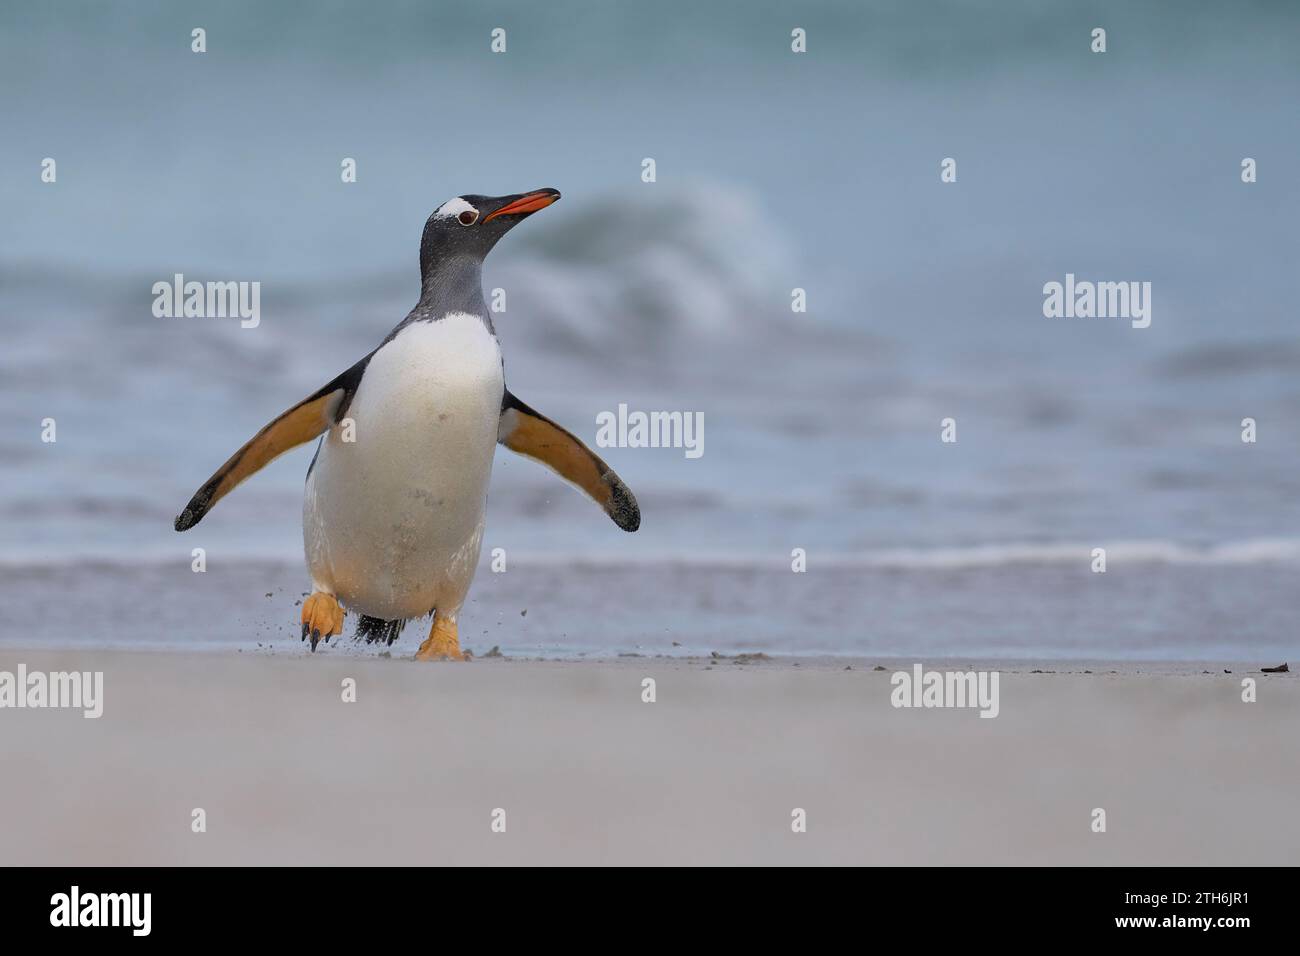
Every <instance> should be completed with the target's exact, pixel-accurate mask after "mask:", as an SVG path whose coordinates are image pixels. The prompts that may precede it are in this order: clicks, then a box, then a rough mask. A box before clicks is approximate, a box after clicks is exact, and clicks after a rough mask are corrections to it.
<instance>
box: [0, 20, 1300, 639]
mask: <svg viewBox="0 0 1300 956" xmlns="http://www.w3.org/2000/svg"><path fill="white" fill-rule="evenodd" d="M0 25H2V26H3V27H4V29H3V30H0V82H2V83H3V88H4V90H5V91H6V96H5V97H4V105H3V111H4V115H3V119H4V129H5V135H4V137H3V140H0V209H3V210H4V216H3V224H0V331H2V332H3V341H2V347H0V568H3V569H4V570H5V572H6V573H5V574H4V575H3V576H0V577H3V581H0V609H3V612H4V613H3V620H4V622H5V623H4V624H0V641H6V642H10V643H40V644H58V643H73V644H82V643H104V642H108V643H115V644H127V645H132V644H141V645H145V644H147V645H149V646H168V647H182V648H183V647H199V646H202V647H208V646H225V647H230V646H239V647H241V648H249V647H255V646H256V644H257V643H258V642H261V643H263V644H267V643H272V644H276V646H279V643H278V642H282V641H283V642H286V646H290V647H294V648H297V646H298V645H297V635H296V634H295V633H294V631H295V625H294V623H293V622H294V620H296V609H295V608H294V607H293V601H294V600H296V599H297V597H298V593H299V592H300V591H301V590H304V589H305V588H306V576H305V571H304V570H303V569H302V566H301V529H300V508H301V492H302V480H303V475H304V473H305V470H306V467H307V463H308V461H309V460H310V457H311V451H310V448H309V447H308V448H303V449H299V450H298V451H296V452H294V453H292V454H290V455H288V456H286V457H285V458H283V459H281V460H280V461H278V462H276V463H275V464H274V465H272V466H271V467H269V468H268V469H267V470H266V471H264V472H263V473H261V474H259V475H258V476H257V477H256V478H254V479H253V480H252V481H250V482H249V483H247V484H246V485H244V486H243V487H241V488H240V489H239V490H238V491H237V492H235V493H234V494H233V495H231V496H230V497H229V498H227V499H226V500H225V501H223V502H222V503H221V505H220V506H219V507H218V508H217V509H216V510H215V511H214V512H213V513H212V514H211V515H210V516H209V517H208V518H207V519H205V521H204V522H203V523H202V524H201V525H200V526H199V527H198V528H196V529H195V530H193V531H191V532H189V533H187V534H186V535H183V536H182V535H177V534H175V533H174V532H173V531H172V530H171V520H172V518H173V517H174V516H175V514H176V513H177V512H178V511H179V510H180V508H181V507H182V506H183V504H184V503H185V501H186V500H188V498H189V496H190V495H191V494H192V493H193V491H194V489H195V488H196V487H197V486H198V485H199V484H200V483H201V482H202V481H203V480H205V479H206V478H207V476H208V475H209V474H210V473H211V472H212V471H213V470H214V469H215V468H216V467H217V466H218V465H219V464H220V463H221V462H222V461H224V459H225V458H226V457H227V456H228V455H229V454H230V452H231V451H233V450H234V449H235V448H236V447H238V446H239V445H240V444H241V443H242V442H243V441H245V440H246V439H247V438H248V437H249V436H250V435H251V434H253V433H254V432H255V431H256V430H257V429H258V428H260V427H261V426H262V425H263V424H264V423H265V422H266V421H267V420H269V419H270V418H271V417H272V416H274V415H275V414H278V413H279V412H280V411H281V410H283V409H284V408H286V407H288V406H289V405H291V404H293V403H294V402H296V401H297V400H299V399H300V398H301V397H303V396H304V395H306V394H308V393H309V392H311V391H313V390H314V389H315V388H317V387H318V386H319V385H320V384H322V383H323V382H324V381H326V380H328V379H329V378H331V377H332V376H333V375H335V374H337V372H339V371H341V370H342V369H344V368H346V367H347V366H348V365H350V364H351V363H352V362H353V361H355V360H356V358H358V357H359V356H361V355H362V354H364V353H365V352H367V351H368V350H369V349H370V348H372V347H373V346H374V345H375V344H376V343H377V342H378V341H379V340H380V339H381V338H382V337H383V336H384V335H385V334H386V333H387V331H388V330H389V329H390V328H391V327H392V326H393V325H394V324H396V323H397V322H398V321H399V320H400V319H401V318H402V316H403V315H404V314H405V312H406V311H407V309H409V308H410V306H411V305H412V304H413V303H414V301H415V298H416V295H417V292H418V269H417V255H416V254H417V245H418V240H419V234H420V228H421V226H422V224H423V221H424V218H425V217H426V216H427V215H428V213H429V212H430V211H431V210H432V209H433V208H435V207H436V206H437V205H439V204H440V203H441V202H442V201H443V200H445V199H447V198H449V197H451V196H453V195H456V194H458V193H469V192H479V193H489V194H491V193H507V192H516V191H520V190H523V189H528V188H532V187H536V186H543V185H550V186H555V187H557V188H559V189H560V190H561V191H562V192H563V193H564V199H563V200H562V201H561V202H560V203H559V204H557V205H556V206H554V207H553V208H550V209H547V210H546V211H544V212H543V213H541V214H539V215H537V216H535V217H534V218H532V219H530V220H529V221H528V222H527V223H525V224H524V225H522V226H521V227H520V228H519V229H517V230H516V231H515V232H514V233H513V234H511V235H510V236H509V237H508V238H507V239H506V240H504V241H503V242H502V243H501V245H500V246H499V247H498V248H497V249H496V250H495V251H494V252H493V253H492V255H491V257H490V258H489V260H488V263H487V267H486V269H485V285H486V286H487V287H488V288H489V289H492V288H502V289H505V290H506V293H507V310H506V312H504V313H503V314H500V315H497V316H495V317H494V319H495V322H496V325H497V328H498V332H499V334H500V336H501V340H502V343H503V349H504V351H505V356H506V373H507V381H508V382H509V384H510V387H511V389H512V390H513V391H514V392H515V393H516V394H518V395H519V396H520V397H521V398H523V399H524V400H525V401H527V402H529V403H530V404H532V405H534V406H536V407H538V408H539V409H540V410H542V411H543V412H545V413H546V414H548V415H550V416H551V417H553V418H555V419H557V420H559V421H560V422H562V423H563V424H565V425H566V426H568V427H569V428H570V429H571V430H573V431H574V432H575V433H577V434H578V435H580V436H581V437H583V438H584V439H586V440H587V441H588V442H589V443H593V444H594V440H595V435H596V416H597V415H599V414H600V413H601V412H608V411H615V410H616V409H617V407H618V405H619V404H620V403H624V404H626V405H628V406H629V407H630V408H632V409H640V410H647V411H649V410H665V411H673V410H677V411H684V412H699V413H702V414H703V416H704V422H705V429H704V454H703V455H702V456H701V457H699V458H698V459H692V458H688V457H687V456H686V455H685V454H684V452H683V450H682V449H672V448H666V449H629V448H611V449H600V452H601V454H602V455H603V456H604V457H605V458H606V459H607V460H608V461H609V462H610V463H611V464H612V465H613V466H614V467H615V468H616V469H617V470H618V471H619V473H620V474H621V475H622V476H623V478H624V479H625V480H626V481H627V483H628V484H629V485H630V486H631V487H632V489H633V490H634V491H635V493H636V494H637V496H638V498H639V500H640V503H641V506H642V511H643V527H642V530H641V531H640V532H639V533H638V534H636V535H626V534H623V533H622V532H620V531H618V530H617V529H616V528H615V527H614V526H613V525H612V524H611V523H610V522H609V521H608V519H606V518H605V517H604V516H603V515H602V514H601V513H600V512H599V510H598V509H596V508H595V507H594V506H592V505H591V504H590V503H589V502H587V501H585V500H584V499H583V498H582V497H581V496H580V495H579V494H578V493H577V492H574V491H572V490H571V489H568V488H566V487H565V486H563V485H562V484H560V483H559V482H558V480H557V479H555V478H554V477H553V476H552V475H551V474H550V473H549V472H547V471H545V470H544V469H541V468H540V467H538V466H536V465H535V464H533V463H531V462H527V461H524V460H522V459H518V458H514V457H513V456H511V455H510V454H509V453H508V452H505V451H502V452H500V453H499V455H498V459H497V467H496V472H495V474H494V477H493V484H492V488H491V493H490V499H489V516H488V532H487V538H486V540H485V548H484V551H485V566H484V569H483V570H482V571H481V573H480V576H479V579H478V581H477V582H476V586H475V591H474V592H473V601H474V603H472V604H471V605H470V606H469V607H468V608H467V610H466V612H465V616H464V617H463V618H462V621H463V625H462V626H463V627H464V628H465V633H466V634H467V635H473V637H474V643H475V644H477V643H481V642H488V641H490V642H491V643H494V644H500V645H501V646H502V648H503V649H507V650H509V651H512V652H515V653H541V654H582V653H587V654H610V653H620V652H621V653H686V652H688V651H689V652H702V651H705V650H711V649H721V650H727V651H733V650H743V649H761V650H765V651H767V652H769V653H792V654H799V653H816V654H821V653H839V654H864V653H878V654H893V655H904V656H905V655H907V654H911V653H916V654H926V655H949V656H953V655H955V656H962V655H970V656H998V655H1005V656H1017V657H1035V656H1042V657H1075V658H1098V657H1112V658H1124V659H1140V658H1144V657H1154V658H1167V659H1177V658H1182V659H1203V658H1206V657H1234V658H1246V657H1252V656H1259V657H1261V658H1263V657H1268V658H1272V657H1274V656H1281V657H1285V655H1286V654H1287V652H1288V650H1294V647H1295V643H1294V642H1295V639H1294V635H1293V630H1292V628H1291V625H1290V620H1291V618H1292V612H1293V609H1294V595H1295V588H1294V583H1295V581H1296V575H1297V573H1298V572H1300V509H1298V508H1297V505H1296V502H1297V491H1300V423H1297V414H1296V413H1297V409H1300V375H1298V374H1297V373H1300V336H1298V335H1297V333H1296V331H1295V329H1296V322H1295V320H1296V315H1295V301H1296V296H1295V292H1294V286H1293V282H1294V274H1295V262H1296V252H1297V244H1296V233H1295V223H1296V222H1297V220H1298V214H1300V186H1298V185H1297V183H1296V181H1295V179H1294V177H1293V176H1291V175H1290V171H1289V165H1288V164H1289V161H1290V158H1291V157H1292V156H1294V155H1295V154H1296V149H1297V146H1298V145H1300V142H1298V140H1300V135H1297V127H1296V123H1295V121H1294V106H1295V103H1296V102H1297V94H1298V93H1300V43H1297V42H1296V41H1297V38H1298V37H1300V11H1298V10H1297V9H1296V8H1295V7H1294V6H1291V5H1286V4H1242V5H1234V6H1232V7H1231V8H1227V7H1224V6H1222V5H1216V4H1180V5H1178V6H1177V8H1176V9H1175V8H1174V7H1173V6H1172V5H1171V6H1169V7H1163V8H1162V6H1161V5H1144V6H1142V7H1141V8H1134V7H1133V6H1132V5H1131V4H1121V3H1114V4H1092V5H1074V4H1071V5H1065V4H1062V5H1050V4H1039V3H988V4H968V3H951V4H938V5H934V6H933V7H929V6H928V7H927V8H926V9H924V10H921V9H917V7H916V5H911V4H905V3H897V4H879V5H857V4H837V3H810V4H801V5H799V7H798V8H797V9H795V10H792V9H791V8H789V7H788V5H784V4H775V3H772V4H739V3H736V4H716V5H714V4H710V5H707V7H706V8H703V9H700V8H698V5H690V4H683V3H666V4H656V5H653V7H647V8H641V7H639V6H633V5H601V6H598V7H595V6H592V5H589V4H577V3H555V4H548V5H546V6H545V7H539V6H537V5H534V4H522V3H496V4H481V5H475V6H474V7H473V8H461V7H457V8H455V9H451V8H449V9H440V8H439V7H438V6H437V5H430V4H427V3H415V2H411V3H379V4H359V3H358V4H344V3H340V4H334V5H326V6H324V7H321V6H317V5H312V6H308V5H294V4H276V5H274V6H273V7H272V8H267V7H266V6H265V5H256V4H251V3H250V4H240V3H232V4H223V5H221V7H220V8H218V9H213V8H209V7H207V6H206V5H187V4H184V3H181V4H161V3H159V4H149V3H141V4H132V5H130V7H128V8H125V9H121V10H116V11H112V12H111V13H110V12H106V11H105V10H104V9H103V8H101V7H100V6H98V5H92V4H47V5H41V6H34V7H32V8H30V9H17V8H13V7H10V8H6V9H5V10H4V11H3V12H0ZM195 26H203V27H204V28H205V29H206V30H207V32H208V52H207V53H205V54H202V55H197V54H193V53H191V52H190V49H189V43H190V40H189V37H190V30H191V29H192V28H193V27H195ZM497 26H503V27H504V28H506V30H507V36H508V48H507V52H506V53H505V54H504V55H494V54H492V53H490V51H489V49H488V42H489V31H490V30H491V29H492V28H494V27H497ZM794 26H802V27H804V28H805V29H807V31H808V37H809V39H808V48H809V52H808V53H806V54H799V55H796V54H793V53H791V52H790V47H789V35H790V30H791V28H792V27H794ZM1094 26H1104V27H1105V28H1106V29H1107V31H1108V51H1107V52H1106V53H1105V54H1093V53H1091V52H1089V49H1088V37H1089V31H1090V30H1091V29H1092V28H1093V27H1094ZM47 156H48V157H53V158H54V159H55V160H56V161H57V164H58V167H57V168H58V181H57V182H56V183H54V184H48V183H42V182H41V181H40V175H39V174H40V162H41V160H42V159H43V158H44V157H47ZM1247 156H1249V157H1252V158H1254V159H1256V161H1257V163H1258V170H1259V180H1258V182H1256V183H1253V184H1249V185H1247V184H1243V183H1242V182H1241V180H1240V176H1239V170H1240V163H1241V160H1242V158H1243V157H1247ZM344 157H352V158H355V159H356V160H357V168H358V181H357V182H356V183H353V184H346V185H345V184H342V183H341V182H340V178H339V169H340V162H341V160H342V159H343V158H344ZM646 157H652V158H654V159H655V161H656V167H657V181H656V182H654V183H645V182H642V180H641V175H640V174H641V168H642V166H641V164H642V160H643V159H644V158H646ZM945 157H953V158H955V159H956V160H957V170H958V174H957V181H956V182H955V183H951V184H942V183H940V181H939V163H940V160H941V159H943V158H945ZM177 272H180V273H183V274H184V275H185V276H186V278H188V279H197V280H200V281H205V280H223V281H225V280H229V281H259V282H261V284H262V301H261V305H262V310H261V321H260V324H259V325H258V326H257V327H256V328H251V329H243V328H240V327H239V323H238V321H237V320H233V319H207V318H205V319H193V318H191V319H160V318H155V317H154V316H153V314H152V312H151V305H152V301H153V295H152V293H151V287H152V285H153V283H154V282H157V281H167V280H169V279H170V277H171V276H172V275H173V274H174V273H177ZM1067 273H1073V274H1075V275H1076V276H1078V277H1079V278H1080V279H1092V280H1110V281H1128V280H1134V281H1147V282H1150V283H1151V288H1152V293H1151V295H1152V299H1151V301H1152V321H1151V326H1150V327H1149V328H1146V329H1134V328H1132V327H1131V326H1130V324H1129V323H1128V322H1127V321H1124V320H1119V319H1063V318H1062V319H1048V318H1045V317H1044V315H1043V311H1042V305H1043V292H1042V289H1043V285H1044V283H1046V282H1049V281H1063V280H1064V277H1065V275H1066V274H1067ZM796 287H797V288H802V289H805V290H806V294H807V301H808V311H807V312H806V313H795V312H792V311H791V308H790V302H791V290H792V289H794V288H796ZM1247 417H1249V418H1253V419H1255V421H1256V422H1257V429H1258V440H1257V441H1256V442H1254V443H1249V444H1248V443H1243V442H1242V441H1241V431H1242V424H1241V423H1242V420H1243V419H1244V418H1247ZM46 418H53V419H55V421H56V422H57V436H58V440H57V442H55V443H52V444H51V443H43V442H42V441H41V428H42V426H41V423H42V421H43V420H44V419H46ZM945 418H952V419H954V420H955V421H956V431H957V441H956V442H955V443H943V442H941V441H940V440H939V439H940V422H941V420H943V419H945ZM195 547H202V548H204V549H205V550H206V552H207V561H208V567H209V571H208V572H207V573H206V574H204V575H196V574H193V573H192V572H191V571H190V560H191V558H190V554H191V549H192V548H195ZM498 547H499V548H503V549H505V551H506V554H507V556H508V561H509V567H510V570H509V571H507V573H506V574H492V573H491V572H490V571H488V570H487V568H486V555H487V554H488V553H489V552H490V551H491V549H493V548H498ZM1098 547H1101V548H1106V549H1107V557H1108V567H1107V571H1106V573H1105V574H1104V575H1099V574H1094V573H1092V571H1091V562H1092V550H1093V549H1094V548H1098ZM794 549H803V550H804V552H805V553H806V555H807V567H808V570H807V572H806V573H805V574H795V573H793V572H792V571H791V570H790V567H791V561H792V557H791V555H792V551H793V550H794ZM267 593H270V594H271V595H272V597H271V598H269V599H268V598H266V597H265V594H267ZM96 608H99V609H101V610H100V613H99V614H98V615H97V613H96V610H95V609H96ZM104 609H111V612H108V611H105V610H104ZM525 610H527V611H528V612H529V613H528V614H527V615H523V614H521V613H520V612H522V611H525ZM475 615H477V617H475ZM471 619H472V620H474V623H473V624H470V623H464V622H467V621H469V620H471ZM480 624H481V625H482V627H479V625H480ZM481 631H487V633H486V634H484V633H479V632H481ZM674 641H675V642H676V644H674ZM481 649H482V648H480V650H481ZM1269 662H1270V663H1272V662H1273V661H1271V660H1270V661H1269Z"/></svg>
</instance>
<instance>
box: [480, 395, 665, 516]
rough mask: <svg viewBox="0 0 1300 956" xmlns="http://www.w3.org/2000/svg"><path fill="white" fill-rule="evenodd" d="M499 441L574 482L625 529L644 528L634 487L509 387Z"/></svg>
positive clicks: (503, 406)
mask: <svg viewBox="0 0 1300 956" xmlns="http://www.w3.org/2000/svg"><path fill="white" fill-rule="evenodd" d="M497 441H498V442H500V443H501V444H502V445H505V446H506V447H507V448H509V449H510V450H511V451H514V452H518V453H519V454H521V455H524V456H526V457H528V458H531V459H533V460H534V461H540V462H541V463H542V464H543V465H546V466H547V467H548V468H550V469H551V470H553V471H554V472H555V473H556V474H557V475H559V476H560V477H561V478H563V479H565V480H566V481H571V482H573V483H574V484H575V485H577V486H578V487H579V488H581V489H582V490H583V491H585V492H586V493H587V495H588V496H589V497H590V498H591V500H592V501H594V502H596V504H598V505H600V506H601V507H602V508H604V509H605V514H607V515H609V516H610V517H611V518H613V519H614V524H616V525H618V526H619V527H620V528H622V529H623V530H624V531H635V530H636V529H637V528H639V527H641V509H640V508H639V507H638V506H637V503H636V498H634V497H633V496H632V492H631V490H629V488H628V487H627V485H625V484H623V480H622V479H621V478H619V476H618V475H616V474H615V473H614V469H613V468H610V467H609V465H607V464H605V463H604V462H603V461H601V460H600V458H599V457H598V456H597V455H596V454H595V452H593V451H592V450H591V449H590V448H588V447H587V446H586V445H584V444H583V443H582V442H580V441H579V440H578V439H577V438H575V437H574V436H573V435H572V434H571V433H569V432H567V431H565V430H564V429H563V428H561V427H560V426H559V425H557V424H555V422H553V421H551V420H550V419H549V418H547V417H546V416H545V415H543V414H542V413H541V412H539V411H537V410H536V409H533V408H529V407H528V406H527V405H525V404H524V403H523V402H521V401H520V400H519V399H517V398H515V397H514V396H513V395H511V394H510V391H509V390H508V389H507V390H506V394H505V397H504V398H503V399H502V400H501V421H500V423H499V425H498V426H497Z"/></svg>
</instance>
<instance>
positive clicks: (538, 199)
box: [483, 189, 560, 222]
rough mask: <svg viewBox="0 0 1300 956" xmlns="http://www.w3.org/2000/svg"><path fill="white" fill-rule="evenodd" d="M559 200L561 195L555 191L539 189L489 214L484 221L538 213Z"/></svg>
mask: <svg viewBox="0 0 1300 956" xmlns="http://www.w3.org/2000/svg"><path fill="white" fill-rule="evenodd" d="M559 198H560V194H559V193H558V192H556V191H555V190H554V189H539V190H537V191H536V192H531V193H525V194H524V195H522V196H520V197H519V198H518V199H515V200H514V201H512V202H509V203H506V204H505V205H504V206H502V207H501V208H500V209H498V210H496V211H495V212H490V213H488V214H487V215H486V216H484V217H483V221H484V222H491V221H492V220H493V219H495V218H496V217H497V216H515V215H519V214H521V213H529V212H537V210H539V209H545V208H546V207H547V206H549V205H550V204H551V203H553V202H555V200H557V199H559Z"/></svg>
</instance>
